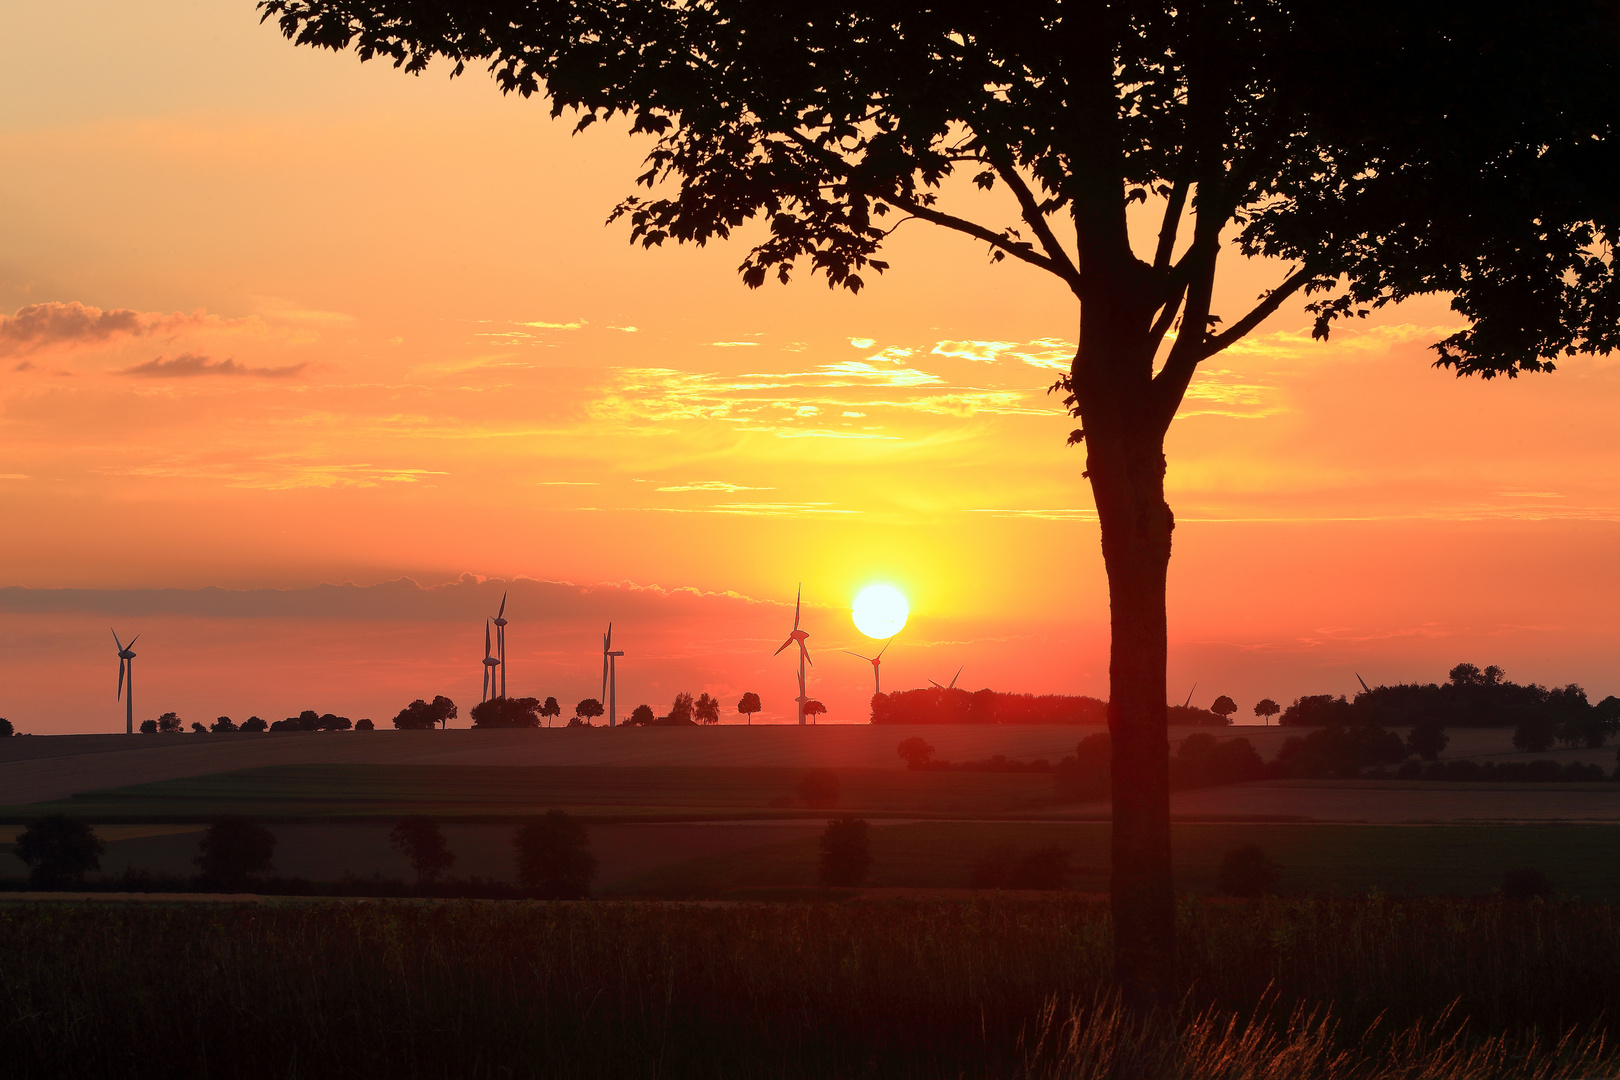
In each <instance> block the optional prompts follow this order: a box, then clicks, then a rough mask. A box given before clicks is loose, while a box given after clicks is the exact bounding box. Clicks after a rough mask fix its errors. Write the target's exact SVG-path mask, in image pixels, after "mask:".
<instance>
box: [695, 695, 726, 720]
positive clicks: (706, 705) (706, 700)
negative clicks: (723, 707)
mask: <svg viewBox="0 0 1620 1080" xmlns="http://www.w3.org/2000/svg"><path fill="white" fill-rule="evenodd" d="M692 718H693V719H694V720H696V721H697V722H698V723H700V724H718V723H719V722H720V702H718V701H716V700H715V699H714V698H712V697H710V696H709V695H708V694H702V695H700V696H699V697H698V699H697V701H695V702H693V704H692Z"/></svg>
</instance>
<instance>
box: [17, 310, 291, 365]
mask: <svg viewBox="0 0 1620 1080" xmlns="http://www.w3.org/2000/svg"><path fill="white" fill-rule="evenodd" d="M244 325H259V324H258V320H257V319H253V318H248V319H221V318H219V317H218V316H214V315H209V314H207V313H206V312H202V311H197V312H193V313H192V314H190V315H185V314H181V313H180V312H174V313H172V314H168V315H164V314H158V313H152V312H144V311H133V310H131V309H129V308H113V309H111V310H105V311H104V310H102V309H101V308H98V307H91V306H90V305H88V304H81V303H79V302H78V301H77V300H72V301H68V302H67V303H61V302H58V301H50V302H48V303H44V304H29V305H28V306H27V307H23V308H19V309H18V310H17V313H16V314H14V315H0V356H21V355H24V354H26V353H31V352H35V351H38V350H40V349H49V348H53V347H61V348H74V347H78V346H85V345H99V344H105V343H107V342H109V341H113V340H115V339H118V338H129V337H147V336H150V335H154V334H176V333H179V332H181V331H184V330H191V329H198V328H202V327H238V326H244ZM18 370H22V369H18Z"/></svg>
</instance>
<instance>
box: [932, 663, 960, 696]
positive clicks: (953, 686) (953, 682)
mask: <svg viewBox="0 0 1620 1080" xmlns="http://www.w3.org/2000/svg"><path fill="white" fill-rule="evenodd" d="M963 666H964V667H965V666H966V665H963ZM961 677H962V668H957V669H956V674H955V675H952V676H951V685H949V686H941V685H939V683H937V682H934V680H933V679H929V680H928V681H929V682H930V683H933V685H934V689H936V690H955V689H956V680H957V679H960V678H961Z"/></svg>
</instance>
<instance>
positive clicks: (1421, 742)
mask: <svg viewBox="0 0 1620 1080" xmlns="http://www.w3.org/2000/svg"><path fill="white" fill-rule="evenodd" d="M1450 742H1451V736H1449V735H1447V734H1446V729H1445V728H1443V727H1441V726H1440V725H1439V724H1436V723H1426V724H1418V725H1417V726H1416V727H1414V728H1413V729H1412V730H1411V731H1409V732H1407V734H1406V748H1407V749H1408V750H1410V751H1412V753H1414V754H1416V755H1417V756H1418V757H1420V758H1422V759H1423V760H1424V761H1434V760H1435V759H1436V758H1438V757H1439V756H1440V751H1442V750H1444V749H1445V748H1446V746H1447V744H1449V743H1450Z"/></svg>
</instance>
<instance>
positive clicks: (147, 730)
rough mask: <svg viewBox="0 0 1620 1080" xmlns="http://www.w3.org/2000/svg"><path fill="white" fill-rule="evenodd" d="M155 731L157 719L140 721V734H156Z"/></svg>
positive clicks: (156, 730)
mask: <svg viewBox="0 0 1620 1080" xmlns="http://www.w3.org/2000/svg"><path fill="white" fill-rule="evenodd" d="M157 733H158V726H157V721H156V720H142V721H141V734H142V735H156V734H157Z"/></svg>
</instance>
